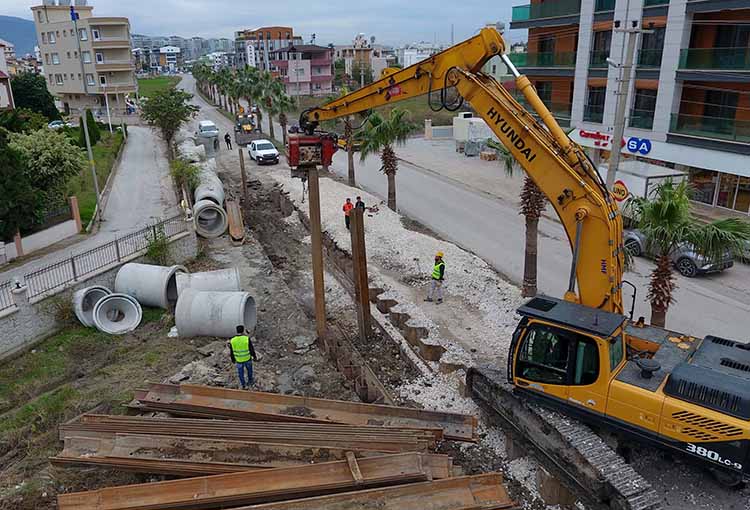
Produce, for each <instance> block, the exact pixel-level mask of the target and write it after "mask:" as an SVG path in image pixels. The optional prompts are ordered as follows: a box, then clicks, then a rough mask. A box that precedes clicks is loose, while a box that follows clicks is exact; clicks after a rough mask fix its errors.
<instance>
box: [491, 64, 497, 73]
mask: <svg viewBox="0 0 750 510" xmlns="http://www.w3.org/2000/svg"><path fill="white" fill-rule="evenodd" d="M492 74H497V64H492Z"/></svg>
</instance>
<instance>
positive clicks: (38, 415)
mask: <svg viewBox="0 0 750 510" xmlns="http://www.w3.org/2000/svg"><path fill="white" fill-rule="evenodd" d="M77 397H78V391H77V390H75V389H73V388H72V387H70V386H62V387H60V388H57V389H56V390H54V391H51V392H49V393H45V394H44V395H42V396H40V397H39V398H37V399H35V400H33V401H31V402H29V403H28V404H26V405H24V406H22V407H21V408H20V409H18V410H17V411H16V412H14V413H12V414H11V415H10V416H7V417H5V418H4V419H3V420H2V421H0V433H2V434H3V435H5V434H12V433H13V432H14V431H18V430H20V429H28V430H30V431H32V432H35V433H36V432H43V431H45V430H46V429H48V428H49V427H50V426H51V425H53V424H56V423H58V422H59V421H60V419H61V417H62V416H63V415H64V414H65V413H66V411H67V410H68V409H70V408H71V407H73V406H72V402H73V401H74V400H75V399H76V398H77Z"/></svg>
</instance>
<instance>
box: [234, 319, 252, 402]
mask: <svg viewBox="0 0 750 510" xmlns="http://www.w3.org/2000/svg"><path fill="white" fill-rule="evenodd" d="M229 356H230V357H231V358H232V362H233V363H234V364H235V365H236V366H237V374H238V375H239V376H240V386H242V389H243V390H246V389H248V387H249V386H252V385H253V384H254V382H255V381H254V380H253V359H256V360H257V359H258V357H257V356H256V355H255V348H254V347H253V343H252V342H251V341H250V337H249V336H248V335H247V334H246V333H245V327H244V326H237V335H236V336H234V337H233V338H232V339H231V340H230V341H229ZM245 372H247V380H245Z"/></svg>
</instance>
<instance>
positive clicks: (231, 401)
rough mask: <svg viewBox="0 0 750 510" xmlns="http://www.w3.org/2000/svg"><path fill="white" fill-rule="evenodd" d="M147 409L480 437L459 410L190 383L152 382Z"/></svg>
mask: <svg viewBox="0 0 750 510" xmlns="http://www.w3.org/2000/svg"><path fill="white" fill-rule="evenodd" d="M135 399H136V400H137V402H138V404H139V405H140V406H141V408H143V409H147V410H152V411H166V412H169V413H173V414H178V415H179V414H183V413H187V414H191V413H193V414H194V415H195V414H197V415H203V416H214V417H223V418H239V419H244V420H266V421H282V422H284V421H286V422H301V423H346V424H350V425H377V426H382V427H408V428H421V429H434V428H439V429H442V430H443V435H444V437H445V438H446V439H454V440H458V441H472V442H475V441H476V440H477V437H476V426H477V419H476V417H474V416H470V415H466V414H458V413H445V412H439V411H427V410H423V409H413V408H408V407H395V406H386V405H378V404H362V403H358V402H346V401H342V400H326V399H320V398H310V397H298V396H292V395H280V394H276V393H264V392H259V391H244V390H230V389H226V388H215V387H210V386H195V385H189V384H183V385H174V384H150V385H149V388H148V390H147V391H146V392H145V394H144V393H143V392H138V393H137V394H136V398H135Z"/></svg>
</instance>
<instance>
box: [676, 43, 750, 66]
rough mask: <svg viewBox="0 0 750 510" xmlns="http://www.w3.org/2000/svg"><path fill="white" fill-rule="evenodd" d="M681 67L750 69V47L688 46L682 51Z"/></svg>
mask: <svg viewBox="0 0 750 510" xmlns="http://www.w3.org/2000/svg"><path fill="white" fill-rule="evenodd" d="M680 69H726V70H730V71H750V48H747V47H745V48H687V49H684V50H682V51H681V52H680Z"/></svg>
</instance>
